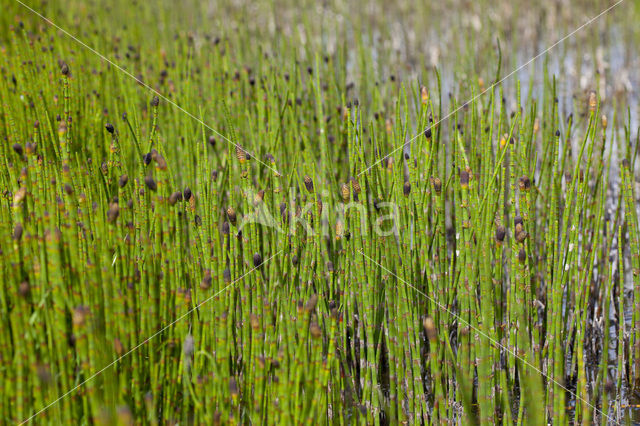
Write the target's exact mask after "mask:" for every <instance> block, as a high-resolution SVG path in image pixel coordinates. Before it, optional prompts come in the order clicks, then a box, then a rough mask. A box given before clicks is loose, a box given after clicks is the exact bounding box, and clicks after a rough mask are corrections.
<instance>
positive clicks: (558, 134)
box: [556, 130, 560, 138]
mask: <svg viewBox="0 0 640 426" xmlns="http://www.w3.org/2000/svg"><path fill="white" fill-rule="evenodd" d="M556 137H557V138H559V137H560V130H556Z"/></svg>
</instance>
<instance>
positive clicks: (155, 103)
mask: <svg viewBox="0 0 640 426" xmlns="http://www.w3.org/2000/svg"><path fill="white" fill-rule="evenodd" d="M158 105H160V98H159V97H157V96H154V97H153V99H151V106H152V107H157V106H158Z"/></svg>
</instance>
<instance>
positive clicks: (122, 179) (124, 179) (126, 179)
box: [118, 175, 129, 188]
mask: <svg viewBox="0 0 640 426" xmlns="http://www.w3.org/2000/svg"><path fill="white" fill-rule="evenodd" d="M127 182H129V176H127V175H122V176H120V179H118V186H120V188H124V186H125V185H126V184H127Z"/></svg>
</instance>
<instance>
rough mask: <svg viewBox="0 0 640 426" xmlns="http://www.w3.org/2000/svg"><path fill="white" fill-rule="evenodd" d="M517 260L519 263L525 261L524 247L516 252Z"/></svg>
mask: <svg viewBox="0 0 640 426" xmlns="http://www.w3.org/2000/svg"><path fill="white" fill-rule="evenodd" d="M518 260H519V261H520V263H524V262H525V261H526V260H527V252H526V251H525V250H524V247H522V248H521V249H520V251H519V252H518Z"/></svg>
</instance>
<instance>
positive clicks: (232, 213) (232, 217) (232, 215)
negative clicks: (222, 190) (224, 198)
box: [227, 206, 237, 225]
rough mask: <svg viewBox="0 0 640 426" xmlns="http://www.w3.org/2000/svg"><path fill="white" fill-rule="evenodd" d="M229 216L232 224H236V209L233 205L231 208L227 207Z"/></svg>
mask: <svg viewBox="0 0 640 426" xmlns="http://www.w3.org/2000/svg"><path fill="white" fill-rule="evenodd" d="M227 217H228V218H229V222H231V223H232V224H234V225H235V224H236V218H237V216H236V211H235V209H234V208H233V207H231V206H229V208H227Z"/></svg>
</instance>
